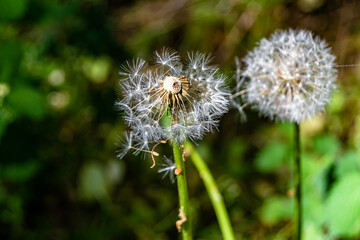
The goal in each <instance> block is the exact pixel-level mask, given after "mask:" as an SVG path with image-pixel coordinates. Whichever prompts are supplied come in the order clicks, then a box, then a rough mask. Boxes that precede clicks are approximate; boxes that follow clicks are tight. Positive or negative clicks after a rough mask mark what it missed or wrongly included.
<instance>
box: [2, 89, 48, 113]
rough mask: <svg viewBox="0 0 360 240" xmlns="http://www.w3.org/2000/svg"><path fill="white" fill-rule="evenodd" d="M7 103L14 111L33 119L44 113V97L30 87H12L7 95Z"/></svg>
mask: <svg viewBox="0 0 360 240" xmlns="http://www.w3.org/2000/svg"><path fill="white" fill-rule="evenodd" d="M7 103H8V104H9V106H10V107H11V108H12V109H13V111H14V112H15V113H17V114H19V115H25V116H27V117H29V118H31V119H34V120H39V119H42V118H43V117H44V116H45V114H46V108H45V97H44V96H43V95H42V93H41V92H40V91H39V90H37V89H35V88H32V87H28V86H24V85H23V86H18V87H14V88H13V89H12V91H11V92H10V94H9V96H8V97H7Z"/></svg>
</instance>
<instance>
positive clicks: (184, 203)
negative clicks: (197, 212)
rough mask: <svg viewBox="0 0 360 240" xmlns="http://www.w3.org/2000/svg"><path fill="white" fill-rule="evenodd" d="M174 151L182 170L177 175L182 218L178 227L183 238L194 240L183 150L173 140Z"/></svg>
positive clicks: (177, 224) (178, 165)
mask: <svg viewBox="0 0 360 240" xmlns="http://www.w3.org/2000/svg"><path fill="white" fill-rule="evenodd" d="M173 152H174V160H175V164H176V168H177V169H178V170H181V172H180V174H178V175H177V177H176V179H177V185H178V195H179V217H180V220H178V221H177V222H176V227H177V228H178V230H179V231H180V230H181V234H182V239H183V240H192V234H191V225H190V211H189V196H188V190H187V182H186V174H185V165H184V161H183V158H182V152H181V151H180V149H179V147H178V146H177V145H176V143H175V142H173Z"/></svg>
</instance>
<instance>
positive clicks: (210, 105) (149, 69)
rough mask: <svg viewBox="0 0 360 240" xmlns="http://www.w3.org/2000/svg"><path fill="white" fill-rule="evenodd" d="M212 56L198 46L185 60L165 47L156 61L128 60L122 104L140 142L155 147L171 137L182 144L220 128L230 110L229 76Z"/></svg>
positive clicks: (123, 73) (122, 83) (135, 139)
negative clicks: (227, 78) (220, 120)
mask: <svg viewBox="0 0 360 240" xmlns="http://www.w3.org/2000/svg"><path fill="white" fill-rule="evenodd" d="M211 59H212V58H211V55H209V54H203V53H199V52H195V53H194V52H192V53H188V55H187V59H185V61H184V62H181V59H180V57H179V56H178V55H177V53H176V52H175V51H173V50H170V49H167V48H164V49H162V50H161V51H157V52H155V56H154V64H151V63H150V64H148V63H147V62H146V61H145V60H142V59H136V60H134V61H132V62H131V61H129V62H126V64H125V65H124V66H123V68H122V71H121V73H120V75H121V76H122V77H123V78H122V79H121V81H120V84H119V86H120V88H121V90H122V91H121V92H122V97H121V98H120V100H119V101H118V102H117V103H116V106H117V107H118V109H119V110H120V111H123V112H124V116H125V117H124V120H125V121H126V123H127V125H128V126H129V128H130V131H131V133H132V138H133V139H132V142H133V144H134V145H135V146H136V148H139V149H144V148H145V150H148V151H150V150H151V149H152V145H157V144H158V143H159V142H161V141H163V140H169V139H171V140H173V141H175V142H176V143H178V144H181V143H183V142H184V141H186V140H187V139H191V140H199V139H201V138H202V137H203V136H204V134H205V133H206V132H209V131H212V130H213V129H216V126H217V124H218V122H219V121H218V120H219V119H220V117H221V116H222V115H223V114H224V113H225V112H227V111H228V105H229V100H228V96H229V95H230V94H229V91H228V90H227V88H226V85H225V80H226V77H225V76H223V75H221V74H219V73H218V68H217V67H215V66H212V65H210V62H211ZM135 152H136V151H135Z"/></svg>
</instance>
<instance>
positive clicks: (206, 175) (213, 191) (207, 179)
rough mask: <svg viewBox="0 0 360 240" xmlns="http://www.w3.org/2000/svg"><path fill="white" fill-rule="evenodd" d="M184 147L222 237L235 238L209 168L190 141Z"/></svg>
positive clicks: (232, 239)
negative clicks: (202, 185) (195, 170)
mask: <svg viewBox="0 0 360 240" xmlns="http://www.w3.org/2000/svg"><path fill="white" fill-rule="evenodd" d="M185 148H186V150H187V151H189V153H190V158H191V160H192V162H193V163H194V165H195V167H196V169H197V170H198V172H199V174H200V177H201V178H202V180H203V182H204V185H205V188H206V190H207V192H208V195H209V197H210V200H211V203H212V205H213V207H214V210H215V214H216V217H217V219H218V222H219V226H220V230H221V234H222V236H223V239H224V240H235V237H234V231H233V229H232V227H231V222H230V218H229V215H228V213H227V211H226V208H225V204H224V201H223V198H222V196H221V194H220V192H219V190H218V188H217V186H216V183H215V180H214V178H213V176H212V175H211V172H210V170H209V168H208V167H207V165H206V163H205V161H204V160H203V159H202V158H201V156H200V155H199V153H198V152H197V151H196V150H195V149H194V148H193V146H192V145H191V143H189V142H187V143H186V144H185Z"/></svg>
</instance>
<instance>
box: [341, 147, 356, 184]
mask: <svg viewBox="0 0 360 240" xmlns="http://www.w3.org/2000/svg"><path fill="white" fill-rule="evenodd" d="M359 163H360V161H359V156H358V154H357V153H356V152H353V151H349V152H347V153H345V154H344V156H342V157H341V158H339V159H338V160H337V162H336V165H335V175H336V177H337V178H338V179H340V178H341V177H343V176H346V175H347V174H350V173H354V172H360V166H359Z"/></svg>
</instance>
